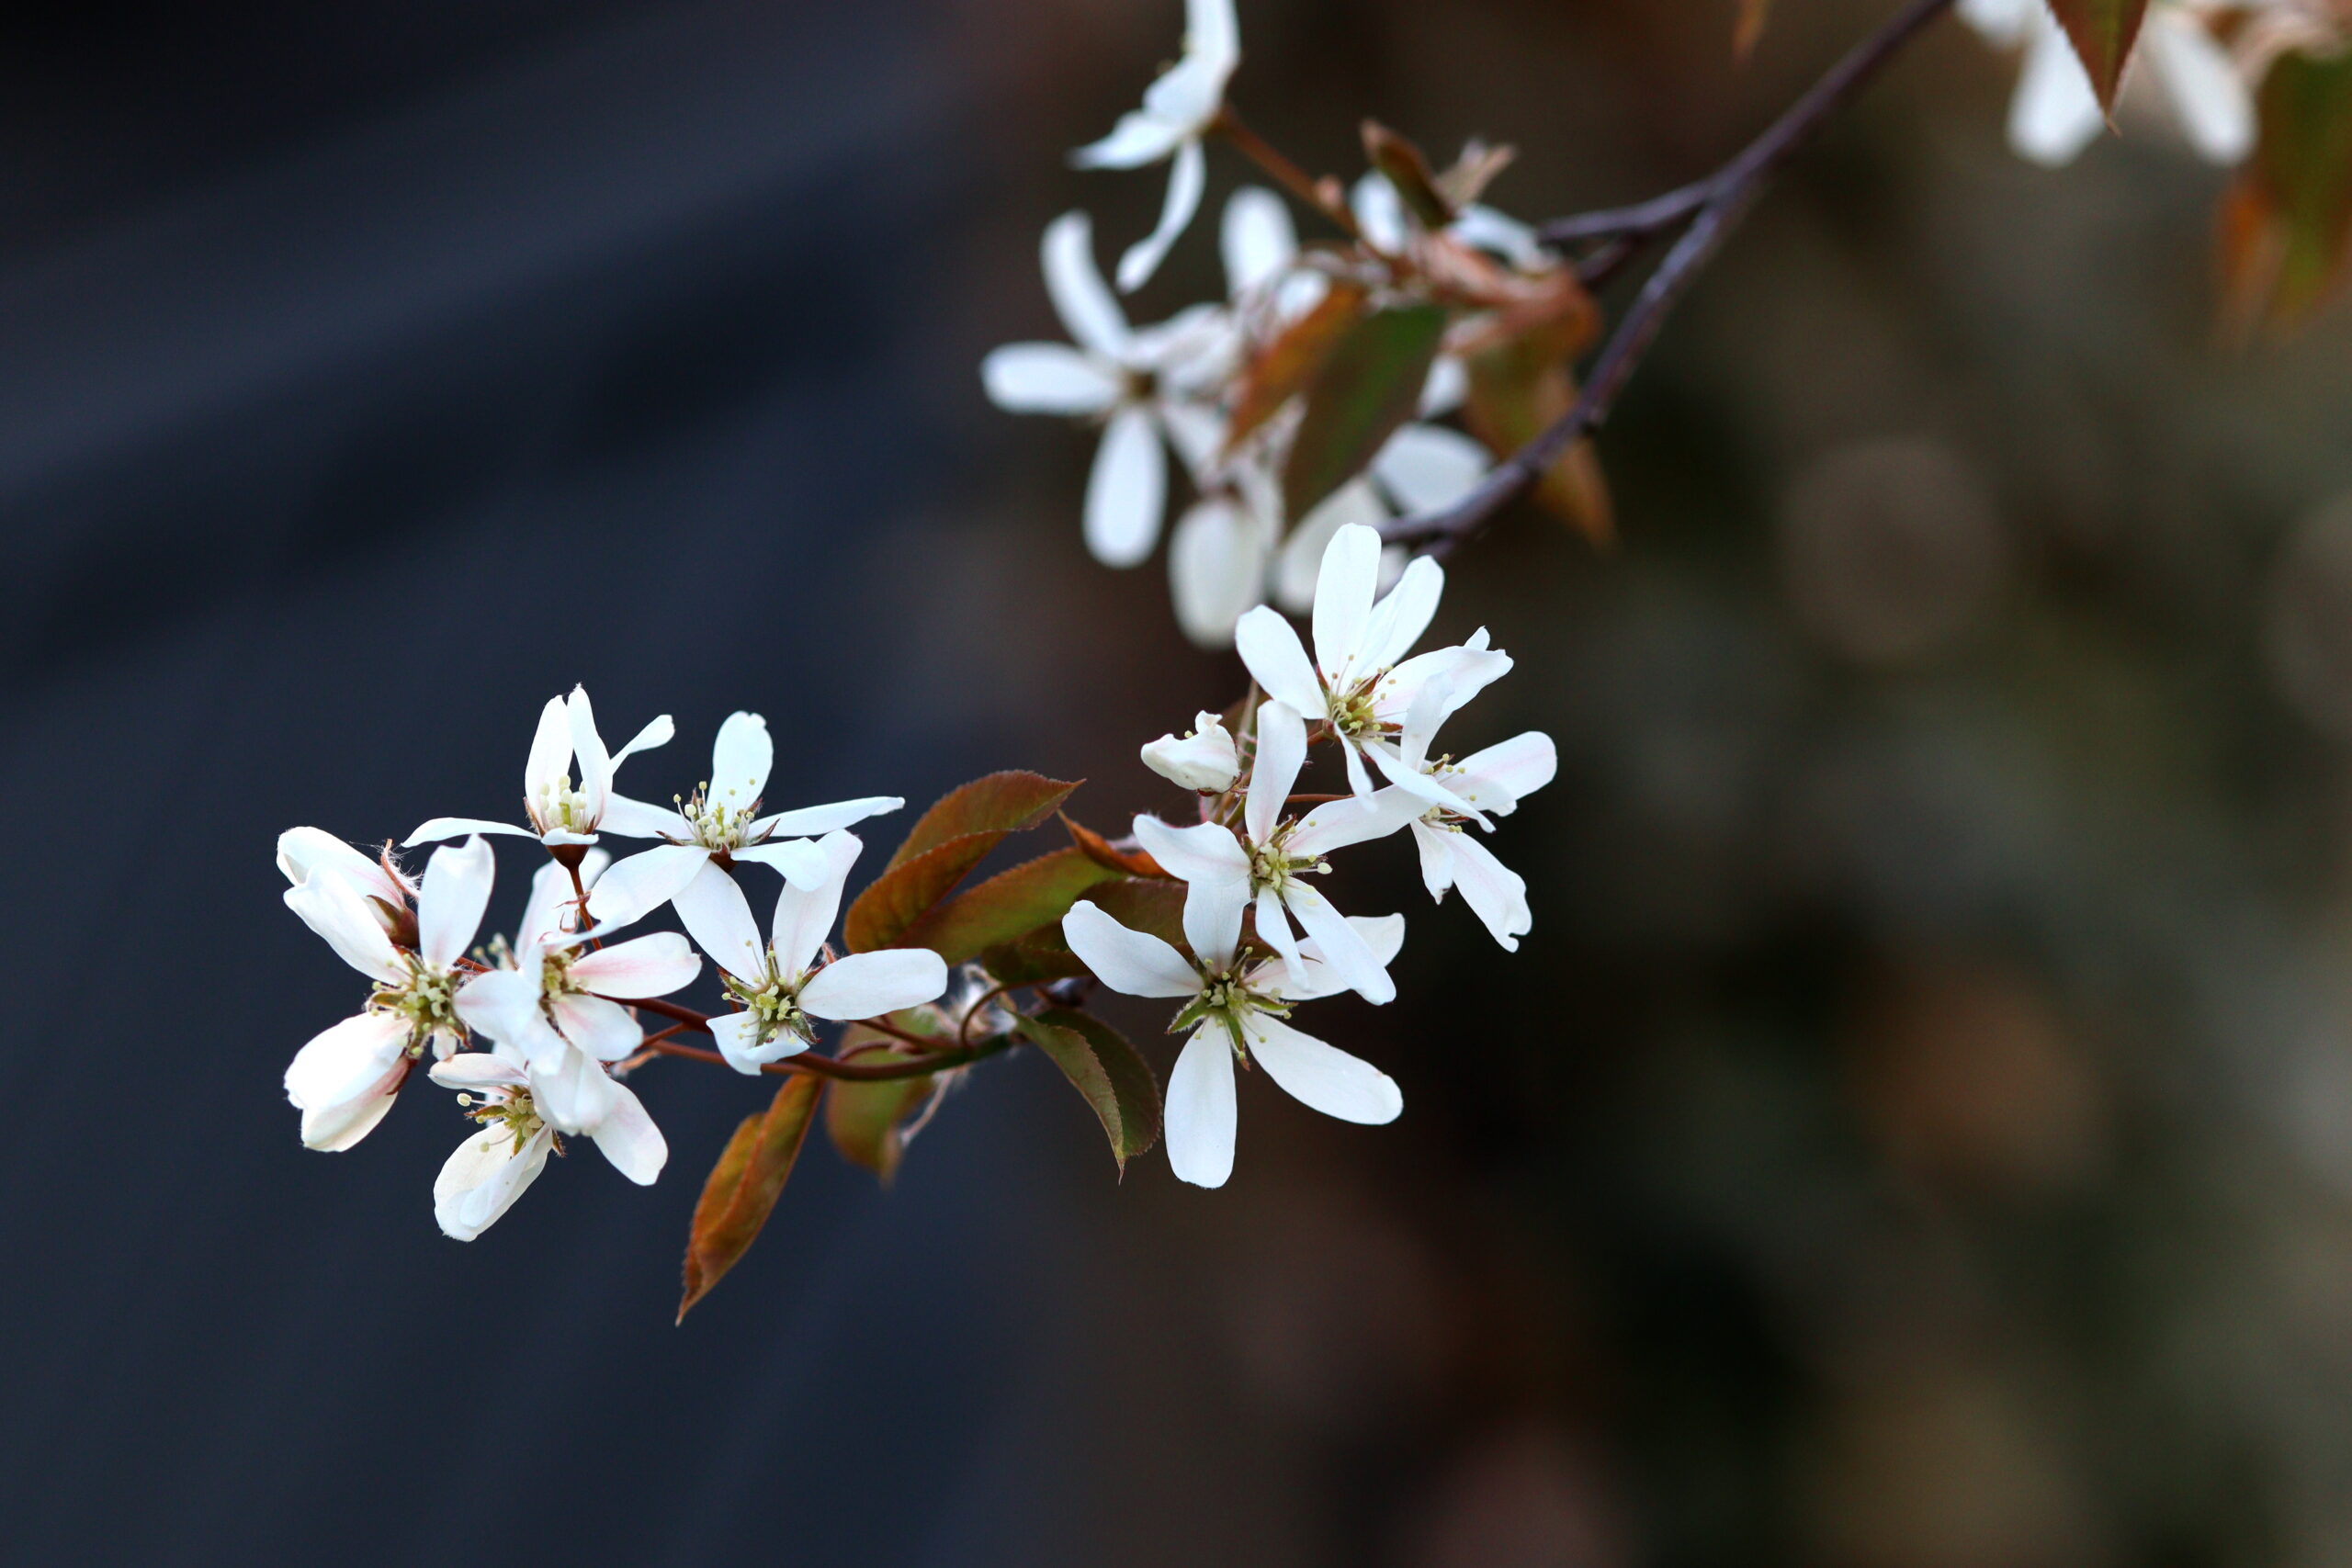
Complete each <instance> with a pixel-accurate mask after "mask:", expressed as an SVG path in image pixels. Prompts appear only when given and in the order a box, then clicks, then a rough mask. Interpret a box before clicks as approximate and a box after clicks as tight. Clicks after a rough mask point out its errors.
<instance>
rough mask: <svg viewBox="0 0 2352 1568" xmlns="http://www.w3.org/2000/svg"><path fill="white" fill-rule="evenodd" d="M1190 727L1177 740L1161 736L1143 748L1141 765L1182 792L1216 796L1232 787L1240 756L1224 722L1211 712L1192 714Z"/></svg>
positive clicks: (1170, 736) (1239, 765)
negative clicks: (1179, 788) (1188, 790)
mask: <svg viewBox="0 0 2352 1568" xmlns="http://www.w3.org/2000/svg"><path fill="white" fill-rule="evenodd" d="M1193 725H1194V728H1193V729H1191V730H1189V731H1187V732H1186V733H1185V736H1184V738H1183V739H1182V740H1179V739H1176V737H1174V736H1173V735H1163V736H1161V737H1160V738H1159V739H1157V740H1155V741H1153V742H1152V743H1151V744H1150V745H1148V746H1147V747H1145V748H1144V749H1143V765H1144V766H1145V767H1147V768H1149V769H1150V770H1151V771H1152V772H1153V773H1158V774H1159V776H1160V777H1161V778H1164V779H1167V780H1169V781H1170V782H1171V783H1173V784H1179V785H1182V787H1183V788H1185V789H1195V790H1200V791H1203V792H1204V793H1208V794H1216V793H1220V792H1222V791H1225V790H1228V789H1231V788H1232V787H1233V781H1234V779H1235V778H1236V777H1238V775H1239V773H1240V772H1241V757H1240V754H1239V753H1238V751H1236V750H1234V748H1233V737H1232V736H1230V735H1228V734H1227V733H1226V731H1225V721H1224V720H1223V719H1221V718H1219V717H1218V716H1216V715H1215V714H1213V713H1204V714H1199V715H1196V716H1194V718H1193Z"/></svg>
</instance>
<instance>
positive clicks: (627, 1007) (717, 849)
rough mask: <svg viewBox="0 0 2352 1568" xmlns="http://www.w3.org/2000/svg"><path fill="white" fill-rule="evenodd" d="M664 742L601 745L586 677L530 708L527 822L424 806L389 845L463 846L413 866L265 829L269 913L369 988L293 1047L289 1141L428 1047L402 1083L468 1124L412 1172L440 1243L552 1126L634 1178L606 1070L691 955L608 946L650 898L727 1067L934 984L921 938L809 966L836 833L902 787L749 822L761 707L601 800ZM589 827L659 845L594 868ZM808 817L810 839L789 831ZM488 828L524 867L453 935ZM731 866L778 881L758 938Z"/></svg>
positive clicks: (338, 1134) (648, 1170)
mask: <svg viewBox="0 0 2352 1568" xmlns="http://www.w3.org/2000/svg"><path fill="white" fill-rule="evenodd" d="M671 734H672V726H671V723H670V720H669V718H668V717H667V716H663V717H661V718H657V719H655V720H654V721H653V722H652V723H651V724H649V725H648V726H646V727H645V728H644V729H643V730H642V731H640V732H639V734H638V736H637V737H636V739H633V740H631V741H630V742H629V743H628V745H626V746H624V747H622V748H621V749H620V750H618V751H617V752H614V751H608V750H606V748H605V742H604V739H603V737H602V736H601V735H600V734H599V733H598V731H597V728H596V718H595V713H594V709H593V708H592V707H591V705H590V704H589V701H588V694H587V693H585V692H584V691H580V690H574V691H573V692H572V694H571V696H570V697H569V698H568V699H567V698H562V697H557V698H553V699H551V700H549V702H548V705H547V706H546V708H545V709H544V710H543V711H542V712H541V714H540V716H539V726H538V732H537V736H536V738H535V739H533V741H532V744H531V750H530V756H529V760H528V761H527V762H526V764H525V767H524V773H523V809H524V815H525V817H526V819H527V821H528V823H529V826H527V827H521V826H515V825H512V824H508V823H503V822H495V821H486V820H481V819H478V818H455V817H440V818H434V819H433V820H431V821H429V822H426V823H425V824H424V826H422V827H420V828H419V829H417V830H416V831H415V832H414V833H412V834H411V835H410V836H409V838H408V840H407V842H408V845H409V846H410V847H414V846H416V845H419V844H423V843H428V842H432V841H434V840H449V839H462V840H463V842H462V843H459V844H456V845H446V844H445V845H444V846H443V847H442V848H439V849H436V850H435V851H434V852H432V856H431V858H430V859H429V860H427V861H426V863H425V866H424V875H423V876H422V877H421V878H417V877H413V876H411V875H410V874H408V873H407V872H406V871H404V870H403V869H402V868H401V865H400V863H399V862H398V861H397V860H395V859H394V857H393V854H392V852H391V850H390V847H389V846H388V847H387V848H386V849H385V850H384V852H382V853H381V854H380V855H379V856H378V857H377V858H374V859H370V858H369V857H368V856H367V855H364V854H362V853H360V852H358V851H357V850H355V849H353V848H352V847H351V846H350V845H349V844H346V843H345V842H344V841H343V840H340V839H337V838H335V837H334V836H333V835H332V834H329V833H326V832H324V831H322V830H321V829H316V828H296V829H290V830H288V832H287V833H286V834H284V835H283V836H282V837H281V838H280V839H279V840H278V846H277V863H278V867H279V869H280V870H281V871H283V872H284V873H285V874H286V878H287V880H288V883H289V884H291V886H288V889H287V892H286V902H287V905H288V908H291V909H293V910H294V912H295V913H296V914H298V915H300V917H301V918H302V919H303V921H304V922H305V923H306V924H308V925H309V926H310V927H311V930H312V931H316V932H317V933H318V934H319V935H320V936H322V937H323V938H325V939H326V941H327V942H328V944H329V945H330V946H332V947H333V948H334V951H335V952H336V953H338V954H339V955H340V956H341V957H342V958H343V959H344V961H345V963H347V964H350V965H351V966H352V967H353V968H355V969H356V970H358V971H359V972H360V973H361V974H362V975H364V976H367V977H368V980H369V981H371V982H372V983H373V989H372V990H371V991H370V992H369V993H368V998H367V999H366V1001H365V1003H364V1004H363V1005H362V1007H361V1009H360V1010H359V1011H358V1012H357V1013H356V1014H355V1015H354V1016H353V1017H351V1018H348V1019H345V1020H344V1021H342V1022H341V1023H338V1024H335V1025H334V1026H333V1027H332V1028H330V1029H327V1030H325V1031H324V1032H322V1033H320V1034H319V1035H318V1036H317V1037H316V1038H314V1039H312V1040H311V1042H310V1043H308V1044H307V1045H305V1046H303V1047H302V1049H301V1050H300V1052H299V1053H297V1054H296V1055H295V1057H294V1061H293V1064H292V1066H289V1067H288V1068H287V1071H286V1096H287V1099H288V1100H290V1101H292V1102H293V1104H294V1106H295V1107H296V1108H297V1109H298V1110H300V1111H301V1113H302V1141H303V1143H305V1144H307V1145H310V1146H311V1148H314V1149H330V1150H340V1149H347V1148H350V1147H351V1146H352V1145H355V1144H356V1143H358V1142H359V1140H360V1139H362V1138H364V1137H366V1136H367V1135H368V1133H369V1132H370V1131H372V1130H373V1129H374V1128H375V1126H376V1124H377V1123H378V1122H380V1121H382V1120H383V1118H384V1116H385V1114H386V1112H388V1111H390V1109H391V1106H392V1101H393V1100H394V1098H395V1097H396V1096H398V1094H399V1093H400V1091H401V1088H402V1087H403V1086H404V1085H405V1084H406V1082H407V1081H408V1079H409V1077H410V1076H411V1074H412V1072H413V1069H414V1068H415V1066H417V1065H418V1064H419V1063H420V1062H423V1061H424V1060H425V1059H426V1057H427V1056H428V1055H429V1056H430V1057H431V1058H432V1059H433V1060H432V1065H431V1066H429V1067H427V1068H426V1076H427V1077H430V1078H431V1079H432V1080H433V1081H434V1082H435V1083H436V1084H439V1085H441V1086H442V1087H444V1088H447V1089H458V1090H459V1091H461V1092H460V1093H459V1095H458V1103H459V1104H460V1106H461V1107H463V1108H465V1110H466V1113H467V1114H468V1115H469V1117H470V1118H471V1119H472V1120H473V1121H474V1122H477V1123H479V1125H478V1126H477V1128H476V1130H475V1131H474V1132H473V1133H471V1134H469V1135H468V1137H467V1138H466V1141H465V1142H464V1143H462V1144H461V1145H458V1150H457V1152H456V1153H454V1154H453V1155H451V1156H449V1160H448V1163H447V1165H446V1166H444V1167H443V1168H442V1171H441V1175H440V1179H438V1180H437V1181H436V1182H435V1184H434V1190H433V1197H434V1213H435V1216H436V1218H438V1220H439V1221H440V1224H441V1228H442V1229H443V1230H444V1231H446V1232H447V1234H448V1235H452V1236H455V1237H457V1238H458V1240H460V1241H470V1240H471V1239H473V1237H475V1236H477V1235H481V1232H482V1231H483V1230H484V1229H485V1228H487V1227H488V1226H489V1225H490V1224H492V1222H494V1221H495V1220H496V1219H497V1218H498V1217H499V1216H500V1215H501V1214H503V1213H505V1212H506V1210H507V1208H508V1206H509V1205H511V1204H512V1203H513V1202H514V1201H515V1199H516V1198H517V1197H518V1196H520V1195H521V1193H522V1192H523V1190H524V1189H525V1188H526V1187H528V1186H529V1185H530V1184H531V1182H532V1181H533V1180H534V1179H536V1178H537V1175H538V1173H539V1171H540V1169H541V1168H543V1167H544V1166H545V1165H546V1163H547V1156H548V1154H549V1153H550V1152H555V1153H560V1152H562V1147H563V1145H562V1139H563V1138H565V1137H571V1136H584V1137H587V1138H590V1139H592V1140H594V1143H595V1145H596V1146H597V1148H598V1149H600V1150H601V1151H603V1153H604V1154H605V1157H606V1158H607V1159H609V1160H611V1161H612V1163H613V1165H614V1167H615V1168H616V1169H618V1170H619V1171H620V1172H621V1174H622V1175H624V1176H626V1177H628V1179H630V1180H631V1181H634V1182H638V1183H639V1184H640V1185H642V1184H646V1183H650V1182H651V1181H652V1180H653V1179H654V1178H655V1177H657V1176H659V1175H660V1174H661V1172H662V1166H663V1165H664V1163H666V1161H667V1159H668V1157H669V1149H668V1145H666V1144H665V1143H664V1142H663V1140H662V1134H661V1132H660V1130H659V1129H658V1128H656V1127H655V1126H654V1124H653V1121H652V1119H651V1117H650V1116H649V1115H648V1114H647V1113H646V1111H645V1107H644V1105H643V1104H642V1103H641V1102H640V1101H639V1100H638V1098H637V1096H636V1094H635V1093H634V1092H632V1091H631V1090H630V1089H629V1088H628V1084H627V1082H626V1081H625V1080H626V1078H627V1077H628V1072H629V1069H630V1067H631V1066H633V1065H634V1064H635V1063H636V1062H637V1061H638V1060H639V1059H641V1057H640V1053H641V1052H642V1051H644V1050H645V1048H646V1047H647V1045H648V1043H649V1041H650V1039H652V1038H653V1037H651V1036H649V1034H648V1032H647V1031H646V1028H645V1026H644V1024H643V1023H642V1022H641V1021H640V1018H639V1014H640V1013H641V1012H643V1011H644V1010H647V1009H648V1008H649V1007H660V1006H662V1005H663V1004H659V1003H657V1002H656V1001H655V998H663V997H668V996H670V995H672V994H673V993H674V992H677V991H680V990H682V989H684V987H687V986H688V985H690V984H692V983H693V981H694V980H695V976H697V975H698V974H700V972H701V970H702V964H703V960H702V959H701V958H700V957H698V956H697V955H696V954H695V951H694V949H693V948H692V946H690V945H689V944H688V942H687V940H686V938H685V937H684V936H682V935H680V934H678V933H676V932H674V931H656V932H650V933H648V934H644V935H639V936H633V937H629V938H627V939H625V940H617V941H616V940H613V933H614V932H615V931H617V930H618V929H620V928H621V927H624V926H628V925H630V924H633V923H635V922H636V921H638V920H639V919H644V918H645V917H647V916H649V915H650V914H652V913H654V912H655V911H656V910H657V909H658V908H661V907H662V905H664V904H670V905H673V906H674V908H676V910H677V912H678V915H679V918H680V919H681V920H682V921H683V922H684V925H685V927H686V929H687V931H689V932H691V933H692V934H693V935H694V937H695V940H696V941H698V942H701V943H702V944H703V946H704V948H705V949H706V950H707V952H708V953H709V955H710V959H711V962H712V963H713V964H715V965H716V966H717V967H718V970H719V971H720V973H721V976H722V977H723V980H724V984H725V987H726V989H727V993H728V995H729V998H732V1000H733V1001H734V1004H735V1010H733V1011H730V1012H727V1013H723V1014H721V1015H718V1016H717V1017H714V1018H710V1019H708V1020H701V1021H699V1023H698V1026H699V1027H703V1028H706V1029H707V1031H708V1032H710V1033H712V1034H713V1035H714V1036H716V1037H717V1038H718V1040H719V1041H720V1042H721V1043H722V1046H723V1050H724V1055H725V1059H726V1060H727V1062H728V1063H729V1065H731V1066H735V1067H736V1068H737V1069H738V1070H740V1071H742V1072H747V1073H754V1072H757V1071H758V1070H759V1068H760V1066H761V1064H763V1063H766V1062H772V1061H776V1060H779V1059H781V1058H783V1057H784V1056H786V1055H791V1054H792V1053H794V1052H797V1051H803V1050H806V1049H807V1048H808V1046H809V1043H810V1040H811V1035H810V1032H809V1027H808V1024H807V1020H808V1019H809V1018H811V1017H815V1018H826V1019H855V1018H864V1017H866V1016H868V1015H871V1014H878V1013H885V1012H888V1011H890V1010H895V1009H899V1008H906V1007H914V1006H918V1005H921V1004H923V1003H927V1002H930V1001H932V1000H933V999H934V998H938V997H939V996H940V995H941V994H942V993H943V992H944V991H945V989H946V988H947V971H946V966H945V964H944V963H943V962H942V961H941V960H940V958H939V957H938V955H937V954H935V953H923V952H921V951H919V950H911V949H909V950H900V951H897V952H893V953H875V954H862V955H854V956H850V957H846V958H842V959H839V960H837V961H832V962H826V961H825V958H824V956H823V955H822V953H821V950H822V949H823V947H824V942H825V939H826V937H827V935H828V934H829V933H830V931H831V927H832V921H833V916H834V913H835V911H836V910H837V909H838V908H840V904H841V897H842V886H843V883H844V882H845V881H846V879H847V877H848V875H849V873H850V868H851V865H852V863H854V861H855V860H856V858H857V853H858V849H859V844H858V840H857V839H856V838H855V837H854V836H853V835H852V834H850V833H848V832H847V831H845V830H843V829H845V827H846V825H847V824H849V823H853V822H856V821H860V820H863V819H864V818H867V817H870V816H873V815H876V814H877V813H880V812H886V811H893V810H896V809H897V808H898V807H899V806H901V805H903V804H904V802H902V801H900V800H899V799H897V798H895V797H876V798H871V799H865V800H854V801H845V802H842V803H841V804H838V805H833V806H820V807H808V808H805V809H803V810H799V811H790V812H781V813H775V814H771V815H764V816H763V815H762V814H761V809H760V807H761V799H762V796H763V793H764V792H765V790H766V788H767V783H768V775H769V773H770V771H771V769H772V767H773V763H774V756H775V753H774V747H773V743H772V742H771V741H770V739H769V738H768V732H767V726H766V724H765V722H764V721H763V720H762V719H761V718H760V717H759V716H758V715H756V714H747V713H739V714H736V715H734V716H731V717H730V718H729V719H728V720H727V722H726V723H725V724H724V725H723V726H721V727H720V729H719V733H718V744H717V747H716V749H715V752H714V755H713V757H712V760H711V776H710V778H709V779H707V780H706V781H704V782H703V783H702V784H700V785H699V786H697V788H696V789H695V794H694V795H692V796H691V797H690V798H681V799H680V800H679V801H678V803H677V806H676V808H675V809H671V810H664V809H662V808H660V807H653V806H649V805H646V804H644V803H642V802H639V801H635V800H631V799H629V798H628V797H627V796H624V795H618V794H616V793H615V792H614V789H613V775H614V773H615V772H616V769H617V768H618V767H619V765H620V763H621V761H623V760H625V759H626V758H628V756H630V755H631V754H633V753H635V752H638V751H642V750H651V749H652V748H655V747H658V746H661V745H663V744H665V743H666V742H667V741H668V740H669V739H671ZM575 766H576V768H577V778H576V780H575V776H574V768H575ZM607 833H610V834H616V835H619V836H621V837H624V838H643V839H655V840H660V841H659V842H658V843H657V844H656V845H655V846H654V847H653V848H651V849H648V850H645V851H642V852H639V853H637V854H634V855H631V856H629V857H628V858H627V859H625V860H621V861H618V862H614V861H613V860H612V858H611V856H610V855H609V854H608V853H607V852H605V850H604V849H602V848H601V847H597V844H598V840H599V839H600V837H601V836H602V835H604V834H607ZM815 833H821V834H822V835H823V837H821V838H820V839H814V840H812V839H811V838H809V835H810V834H815ZM499 835H503V836H513V837H526V838H536V839H537V840H539V842H540V843H541V844H542V845H543V846H544V847H545V848H546V849H547V851H548V861H547V862H546V863H543V864H542V865H540V866H539V867H538V868H537V871H536V872H535V873H534V874H533V875H532V878H531V890H530V897H529V900H528V902H527V903H526V905H525V907H524V908H523V911H522V917H521V919H520V920H519V922H518V923H517V924H516V926H515V931H514V936H513V940H511V941H508V940H506V939H503V938H497V939H492V941H490V942H487V943H484V944H481V945H477V944H476V942H475V937H476V934H477V932H478V931H479V930H480V927H481V921H482V917H483V915H484V914H485V913H486V912H487V910H488V908H489V906H490V898H491V892H492V883H493V881H494V879H495V874H496V867H495V864H494V861H493V857H492V852H491V847H490V838H491V836H499ZM746 863H749V864H759V865H764V866H769V867H773V868H774V869H775V870H776V871H779V872H781V873H782V874H783V875H784V886H783V890H782V893H781V895H780V897H779V898H778V901H777V908H776V919H775V940H774V942H773V943H772V944H771V943H769V942H763V941H762V940H761V939H760V937H759V934H758V931H757V930H756V928H754V927H753V926H752V922H751V916H750V909H749V906H748V904H747V903H746V901H745V895H744V893H743V890H742V887H741V884H740V883H739V882H738V881H737V880H736V875H735V872H736V869H737V867H738V866H739V865H741V864H746ZM677 1011H678V1012H679V1013H680V1015H681V1016H682V1017H685V1018H688V1019H698V1017H699V1015H695V1014H693V1013H691V1012H687V1011H685V1010H677ZM670 1032H674V1030H673V1031H670ZM469 1047H473V1048H469Z"/></svg>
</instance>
